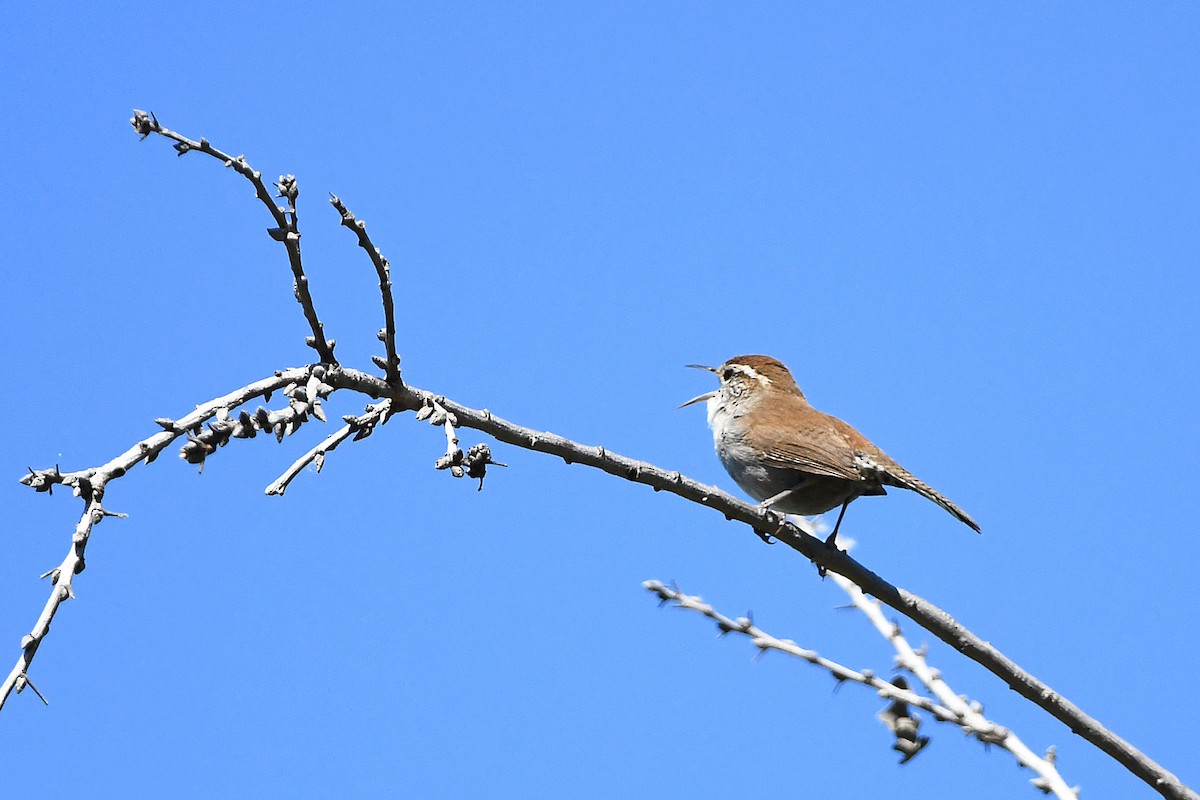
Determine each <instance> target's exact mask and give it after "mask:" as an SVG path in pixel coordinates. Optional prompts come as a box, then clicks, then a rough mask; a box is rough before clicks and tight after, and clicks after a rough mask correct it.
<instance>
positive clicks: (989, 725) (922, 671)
mask: <svg viewBox="0 0 1200 800" xmlns="http://www.w3.org/2000/svg"><path fill="white" fill-rule="evenodd" d="M834 581H835V582H836V583H837V585H838V586H839V587H841V588H842V590H843V591H845V592H846V593H847V594H849V595H850V600H851V602H852V603H853V604H854V607H855V608H858V609H859V610H860V611H862V612H863V613H864V614H865V615H866V616H867V618H868V619H869V620H870V621H871V623H872V624H873V625H874V626H875V628H876V630H878V631H879V633H880V634H882V635H883V636H884V638H885V639H887V640H888V641H889V642H890V643H891V645H892V646H893V647H894V648H895V650H896V653H897V655H896V663H897V665H898V666H900V667H901V668H903V669H905V670H907V671H909V672H910V673H912V674H913V675H914V676H915V677H916V678H917V679H918V680H920V681H921V683H922V684H924V685H925V687H926V688H927V689H928V690H929V691H930V692H931V693H932V694H933V695H934V696H935V697H936V701H935V700H932V699H930V698H928V697H924V696H923V695H920V694H917V693H916V692H914V691H911V690H909V689H908V686H907V682H904V680H903V678H898V679H897V682H888V681H885V680H883V679H882V678H880V677H879V676H878V675H876V674H875V673H873V672H871V671H868V670H853V669H850V668H849V667H846V666H843V665H841V664H839V663H837V662H835V661H831V660H830V659H828V658H824V657H822V656H821V655H819V654H818V653H817V652H816V651H815V650H809V649H806V648H802V647H800V646H799V645H797V644H796V643H795V642H793V641H792V640H790V639H779V638H777V637H775V636H772V635H771V634H769V633H767V632H766V631H764V630H762V629H761V628H759V627H758V626H756V625H755V624H754V622H753V620H751V619H749V618H748V617H739V618H737V619H732V618H730V617H727V616H725V615H724V614H721V613H720V612H718V611H717V610H716V609H714V608H713V607H712V606H711V605H710V604H708V603H705V602H704V601H703V600H702V599H701V598H700V597H698V596H695V595H687V594H684V593H683V592H682V591H680V590H679V588H678V587H676V586H667V585H666V584H664V583H662V582H661V581H646V582H645V583H643V584H642V586H644V587H645V588H646V589H647V590H648V591H650V592H653V593H654V594H656V595H657V596H658V598H659V601H660V605H662V604H666V603H668V602H670V603H674V604H675V607H677V608H681V609H684V610H686V611H695V612H698V613H700V614H703V615H704V616H706V617H708V618H709V619H711V620H713V621H714V622H715V623H716V624H717V628H718V629H719V630H720V631H721V635H725V634H727V633H739V634H742V635H743V636H746V637H748V638H749V639H750V641H751V643H752V644H753V645H754V646H755V647H757V648H758V649H759V651H760V652H766V651H768V650H777V651H779V652H781V653H786V654H787V655H790V656H794V657H796V658H800V659H803V660H804V661H807V662H809V663H810V664H813V665H815V666H818V667H821V668H822V669H825V670H827V671H828V672H829V673H830V674H831V675H833V676H834V677H835V678H836V679H837V680H838V681H839V682H841V681H850V682H853V683H859V684H862V685H864V686H870V687H871V688H873V689H875V690H876V692H878V693H879V696H880V697H883V698H885V699H887V700H891V701H892V703H891V705H890V706H889V707H888V708H887V709H885V711H883V712H881V713H880V719H881V720H883V722H884V723H885V724H887V725H888V727H889V728H890V729H891V730H892V732H893V733H894V734H895V735H896V737H897V742H896V745H894V749H896V750H899V751H900V752H901V753H902V754H903V756H904V757H903V758H902V760H901V761H902V763H903V762H904V761H908V760H909V759H910V758H912V757H913V756H914V755H916V753H917V752H918V751H920V749H921V748H922V747H924V745H925V742H926V741H928V740H927V739H926V738H925V737H919V738H918V737H917V736H916V731H917V728H918V727H919V725H920V721H919V720H916V719H914V718H913V717H912V715H911V714H909V713H908V710H907V706H913V707H916V708H920V709H923V710H925V711H928V712H929V713H930V714H931V715H932V716H933V718H934V719H936V720H938V721H939V722H948V723H951V724H953V725H957V726H958V727H960V728H961V729H962V730H963V731H965V732H966V733H968V734H970V735H971V736H974V737H975V738H976V739H978V740H979V741H980V742H982V743H983V744H984V745H997V746H999V747H1001V748H1003V749H1004V750H1007V751H1008V752H1010V753H1012V755H1013V756H1014V757H1015V758H1016V759H1017V761H1018V762H1019V763H1020V764H1021V765H1022V766H1024V767H1028V768H1029V769H1031V770H1033V771H1034V772H1035V773H1036V774H1037V776H1038V777H1037V778H1035V779H1032V780H1031V781H1030V782H1031V783H1032V784H1033V785H1034V787H1035V788H1037V789H1039V790H1041V791H1042V792H1044V793H1046V794H1054V795H1055V796H1056V797H1059V798H1061V800H1077V798H1078V794H1079V789H1078V787H1076V788H1071V787H1070V786H1068V785H1067V783H1066V781H1064V780H1063V779H1062V776H1061V775H1059V773H1058V770H1057V769H1056V768H1055V766H1054V761H1053V750H1051V751H1049V752H1048V754H1047V758H1041V757H1039V756H1038V755H1036V754H1035V753H1034V752H1033V751H1032V750H1030V749H1029V747H1028V746H1026V745H1025V743H1024V742H1022V741H1021V740H1020V738H1018V737H1017V735H1016V734H1015V733H1013V732H1012V731H1011V730H1009V729H1007V728H1004V727H1001V726H1000V725H997V724H996V723H994V722H992V721H991V720H989V719H987V718H986V717H984V716H983V711H982V708H981V707H980V706H979V705H978V704H977V703H972V702H970V701H969V700H967V699H966V698H964V697H960V696H959V695H957V694H955V693H954V691H953V690H952V689H951V688H950V687H949V685H947V684H946V682H945V680H944V679H943V678H942V677H941V674H940V673H939V672H938V671H937V670H934V669H932V668H931V667H930V666H929V665H928V663H927V662H926V660H925V656H924V654H923V653H919V652H917V651H916V650H914V649H913V648H912V647H911V646H910V645H909V643H908V641H907V640H906V639H905V638H904V636H903V635H902V634H901V633H900V628H899V626H898V625H895V624H893V623H890V622H888V621H887V620H886V619H885V618H884V616H883V612H882V611H881V610H880V608H879V603H878V602H877V601H875V600H872V599H871V598H868V597H866V596H865V595H864V594H863V593H862V590H861V589H859V588H858V587H857V586H855V585H854V584H853V583H851V582H850V581H848V580H846V579H845V578H843V577H842V576H840V575H836V576H835V577H834Z"/></svg>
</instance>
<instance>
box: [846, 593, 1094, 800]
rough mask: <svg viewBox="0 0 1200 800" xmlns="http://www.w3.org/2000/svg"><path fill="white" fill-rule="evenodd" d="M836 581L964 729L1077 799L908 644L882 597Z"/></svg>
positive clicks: (1051, 769)
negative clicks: (888, 614)
mask: <svg viewBox="0 0 1200 800" xmlns="http://www.w3.org/2000/svg"><path fill="white" fill-rule="evenodd" d="M833 581H834V583H836V584H837V585H838V586H839V587H841V589H842V591H844V592H845V593H846V594H848V595H849V596H850V602H851V603H853V604H854V607H855V608H857V609H858V610H859V611H861V612H862V613H863V614H864V615H865V616H866V617H867V619H868V620H870V622H871V624H872V625H873V626H874V627H875V630H876V631H878V632H879V634H880V635H881V636H883V637H884V638H885V639H887V640H888V641H889V642H890V643H891V645H892V647H893V648H895V650H896V664H897V665H898V666H900V667H901V668H903V669H906V670H908V671H909V672H910V673H912V674H913V675H914V676H916V678H917V679H918V680H919V681H921V683H922V684H924V685H925V688H927V689H928V690H929V691H930V692H931V693H932V694H933V695H934V696H935V697H937V699H938V700H939V701H940V702H941V704H942V705H944V706H945V707H947V708H949V709H950V710H951V711H953V713H954V715H955V716H956V718H957V719H956V720H955V721H957V722H958V724H960V725H961V726H962V728H963V730H965V731H967V732H969V733H971V734H972V735H973V736H975V737H976V738H978V739H979V740H980V741H981V742H984V743H985V744H995V745H997V746H999V747H1002V748H1003V749H1005V750H1007V751H1008V752H1010V753H1012V754H1013V757H1014V758H1016V759H1017V761H1019V762H1020V763H1021V765H1022V766H1024V767H1028V768H1029V769H1031V770H1033V771H1034V772H1035V773H1037V776H1038V777H1037V778H1035V779H1033V780H1031V781H1030V782H1031V783H1033V784H1034V786H1035V787H1036V788H1038V789H1040V790H1042V791H1043V792H1045V793H1047V794H1054V796H1055V797H1059V798H1062V800H1076V798H1077V797H1078V796H1079V787H1078V786H1076V787H1074V788H1072V787H1070V786H1068V785H1067V782H1066V781H1065V780H1063V777H1062V775H1060V774H1059V773H1058V769H1057V767H1055V764H1054V761H1053V760H1052V759H1051V758H1049V757H1047V758H1042V757H1041V756H1039V755H1037V754H1036V753H1034V752H1033V751H1032V750H1030V749H1029V747H1028V746H1027V745H1026V744H1025V743H1024V742H1022V741H1021V739H1020V737H1018V736H1017V735H1016V734H1015V733H1013V732H1012V730H1010V729H1008V728H1004V727H1001V726H1000V725H997V724H996V723H994V722H992V721H991V720H989V719H987V717H985V716H984V715H983V707H982V706H981V705H979V704H978V703H972V702H971V701H969V700H968V699H967V698H966V697H964V696H962V695H959V694H957V693H956V692H955V691H954V690H953V689H951V688H950V686H949V685H948V684H947V683H946V681H945V680H944V679H943V678H942V673H941V672H940V671H939V670H936V669H933V668H932V667H930V666H929V663H928V661H927V660H926V658H925V654H924V653H923V652H919V651H917V650H915V649H913V647H912V645H910V644H909V643H908V640H907V639H905V638H904V635H903V634H902V633H901V632H900V626H899V625H897V624H896V623H893V622H890V621H889V620H888V619H887V618H886V617H884V615H883V610H882V609H881V608H880V603H879V601H878V600H875V599H873V598H870V597H867V596H866V595H865V594H863V591H862V589H860V588H859V587H858V586H856V585H855V584H853V583H851V582H850V581H849V580H848V579H846V578H845V577H843V576H841V575H837V574H834V576H833ZM1050 752H1053V751H1050Z"/></svg>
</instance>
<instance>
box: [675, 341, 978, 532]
mask: <svg viewBox="0 0 1200 800" xmlns="http://www.w3.org/2000/svg"><path fill="white" fill-rule="evenodd" d="M688 366H689V367H695V368H696V369H705V370H708V371H709V372H712V373H714V374H715V375H716V376H717V377H718V378H719V379H720V380H721V386H720V388H718V389H716V390H714V391H711V392H707V393H705V394H702V395H700V396H699V397H694V398H692V399H691V400H688V401H687V402H686V403H684V404H683V405H681V406H680V408H683V407H684V406H690V405H692V404H693V403H699V402H700V401H702V400H706V401H708V424H709V426H710V427H711V428H712V431H713V440H714V442H715V443H716V446H717V455H718V456H720V458H721V463H722V464H724V465H725V469H726V470H727V471H728V472H729V474H730V476H731V477H732V478H733V479H734V480H735V481H737V484H738V486H740V487H742V489H743V490H745V492H746V493H747V494H749V495H750V496H751V497H753V498H754V499H755V500H758V501H760V504H761V505H762V506H765V507H770V508H773V509H774V510H776V511H781V512H783V513H785V514H803V515H805V516H811V515H813V514H824V513H825V512H826V511H829V510H830V509H833V508H836V507H837V506H839V505H840V506H841V507H842V510H841V512H840V513H839V514H838V519H837V522H836V523H835V524H834V526H833V533H832V534H830V536H829V538H828V539H827V540H826V542H827V543H828V544H831V545H832V544H833V542H834V540H836V539H837V533H838V528H839V527H840V526H841V524H842V517H843V516H845V514H846V507H847V506H848V505H850V503H851V501H853V500H855V499H856V498H859V497H862V496H864V495H880V494H887V492H886V491H885V490H884V488H883V487H884V486H897V487H899V488H901V489H909V490H910V491H914V492H916V493H917V494H919V495H921V496H922V497H927V498H929V499H930V500H932V501H933V502H935V503H937V504H938V505H939V506H941V507H942V508H944V509H946V510H947V511H949V512H950V513H951V514H953V515H954V516H955V517H957V518H958V519H959V520H961V521H962V522H964V523H966V524H967V525H969V526H970V527H971V528H973V529H974V530H975V531H976V532H978V531H979V526H978V525H977V524H975V520H973V519H971V518H970V517H969V516H968V515H967V513H966V512H965V511H963V510H962V509H961V508H959V507H958V506H956V505H954V503H951V502H950V501H949V500H947V499H946V498H945V497H943V496H942V495H941V494H939V493H938V492H937V491H936V490H934V489H933V488H932V487H931V486H929V485H927V484H925V483H924V482H922V481H921V480H920V479H918V478H917V477H916V476H915V475H913V474H912V473H911V472H909V471H908V470H906V469H905V468H904V467H902V466H900V465H899V464H897V463H896V462H895V461H893V460H892V459H891V458H889V457H888V455H887V454H886V453H884V452H883V451H882V450H880V449H879V448H878V447H876V446H875V445H873V444H871V442H870V441H869V440H868V439H867V438H866V437H865V436H863V435H862V434H861V433H859V432H858V431H856V430H854V428H852V427H850V426H849V425H847V424H846V423H845V422H842V421H841V420H840V419H838V418H837V417H833V416H830V415H829V414H825V413H823V412H821V411H817V410H816V409H815V408H813V407H812V406H810V405H809V404H808V400H807V399H806V398H805V397H804V392H802V391H800V387H799V386H797V385H796V381H795V380H794V379H793V378H792V373H790V372H788V368H787V367H785V366H784V365H783V364H781V363H780V362H779V361H777V360H775V359H774V358H771V357H770V356H737V357H736V358H731V359H729V360H728V361H726V362H725V363H724V364H722V365H721V366H719V367H704V366H701V365H699V364H689V365H688Z"/></svg>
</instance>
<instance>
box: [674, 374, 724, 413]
mask: <svg viewBox="0 0 1200 800" xmlns="http://www.w3.org/2000/svg"><path fill="white" fill-rule="evenodd" d="M687 367H688V368H689V369H703V370H708V371H709V372H711V373H713V374H714V375H715V374H716V373H717V368H716V367H706V366H704V365H703V364H688V365H687ZM718 391H719V390H717V389H714V390H713V391H711V392H705V393H704V394H702V395H699V396H698V397H693V398H692V399H691V400H688V401H687V402H686V403H684V404H683V405H681V406H679V408H687V407H688V406H690V405H692V404H693V403H700V402H703V401H705V400H708V399H710V398H713V397H716V396H717V392H718Z"/></svg>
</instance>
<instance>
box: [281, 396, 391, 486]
mask: <svg viewBox="0 0 1200 800" xmlns="http://www.w3.org/2000/svg"><path fill="white" fill-rule="evenodd" d="M391 407H392V401H391V400H383V401H381V402H378V403H373V404H371V405H369V406H367V410H366V413H364V414H361V415H359V416H357V417H355V416H346V417H343V419H344V420H345V422H346V424H345V425H343V426H342V427H341V428H338V430H337V431H335V432H334V433H331V434H329V436H326V437H325V438H324V439H323V440H321V442H320V443H319V444H318V445H317V446H316V447H314V448H313V449H312V450H309V451H308V452H307V453H305V454H304V455H302V456H300V458H298V459H296V461H295V462H294V463H293V464H292V465H291V466H290V467H288V468H287V470H286V471H285V472H284V473H283V474H282V475H280V476H279V477H278V478H277V479H276V480H275V481H274V482H272V483H271V485H270V486H268V487H267V488H266V494H271V495H282V494H283V493H284V492H285V491H287V487H288V484H290V483H291V482H292V479H293V478H295V477H296V476H297V475H299V474H300V471H301V470H303V469H304V468H305V467H306V466H308V465H309V464H315V465H316V467H317V472H320V471H321V469H322V468H323V467H324V466H325V454H326V453H328V452H330V451H332V450H334V449H336V448H337V446H338V445H339V444H341V443H342V442H344V441H345V440H346V439H348V438H350V436H352V435H353V436H354V441H358V440H359V439H364V438H366V437H367V436H369V435H370V434H371V432H372V431H373V430H374V429H375V425H376V424H377V423H378V422H379V421H380V420H386V418H387V416H388V412H389V411H390V410H391Z"/></svg>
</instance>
